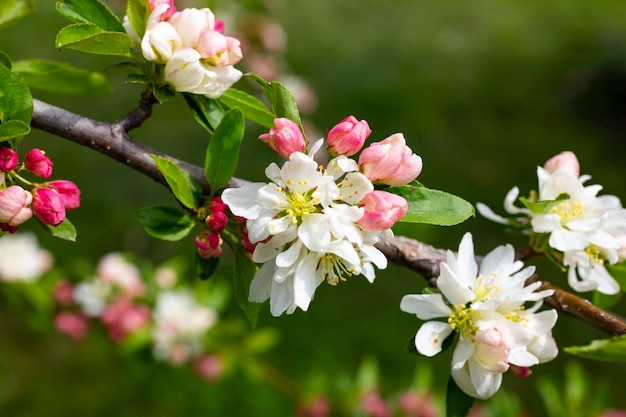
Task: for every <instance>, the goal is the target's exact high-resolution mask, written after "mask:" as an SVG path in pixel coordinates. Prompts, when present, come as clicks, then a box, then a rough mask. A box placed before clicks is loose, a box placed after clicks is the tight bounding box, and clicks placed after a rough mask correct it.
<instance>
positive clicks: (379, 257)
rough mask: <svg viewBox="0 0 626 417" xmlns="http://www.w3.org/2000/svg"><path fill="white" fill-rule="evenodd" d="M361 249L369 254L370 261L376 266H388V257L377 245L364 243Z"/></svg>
mask: <svg viewBox="0 0 626 417" xmlns="http://www.w3.org/2000/svg"><path fill="white" fill-rule="evenodd" d="M361 251H362V252H363V253H364V254H365V255H366V256H367V258H368V260H369V261H371V262H372V263H373V264H374V265H376V268H378V269H385V268H387V257H385V254H384V253H382V252H381V251H379V250H378V249H377V248H376V247H375V246H370V245H363V246H362V247H361Z"/></svg>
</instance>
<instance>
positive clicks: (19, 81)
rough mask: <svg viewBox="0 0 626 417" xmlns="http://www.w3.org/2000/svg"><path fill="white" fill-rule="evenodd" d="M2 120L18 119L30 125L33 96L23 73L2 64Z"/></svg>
mask: <svg viewBox="0 0 626 417" xmlns="http://www.w3.org/2000/svg"><path fill="white" fill-rule="evenodd" d="M0 92H1V93H2V94H0V122H1V123H3V124H4V123H7V122H8V121H9V120H18V121H20V122H22V123H24V124H25V125H30V119H31V117H32V115H33V97H32V96H31V94H30V90H29V89H28V86H27V85H26V82H25V81H24V78H22V76H21V75H19V74H16V73H14V72H11V71H10V70H9V69H8V68H6V67H5V66H4V65H0Z"/></svg>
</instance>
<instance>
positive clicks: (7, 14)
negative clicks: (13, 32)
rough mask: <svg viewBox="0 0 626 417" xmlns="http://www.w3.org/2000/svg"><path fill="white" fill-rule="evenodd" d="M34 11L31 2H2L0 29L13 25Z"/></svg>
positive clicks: (30, 0)
mask: <svg viewBox="0 0 626 417" xmlns="http://www.w3.org/2000/svg"><path fill="white" fill-rule="evenodd" d="M34 11H35V3H33V1H32V0H2V1H1V2H0V28H3V27H6V26H9V25H11V24H13V23H15V22H16V21H17V20H18V19H21V18H22V17H24V16H26V15H28V14H31V13H33V12H34Z"/></svg>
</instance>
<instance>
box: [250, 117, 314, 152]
mask: <svg viewBox="0 0 626 417" xmlns="http://www.w3.org/2000/svg"><path fill="white" fill-rule="evenodd" d="M259 139H260V140H261V141H262V142H265V143H267V144H268V145H269V147H270V148H272V149H273V150H275V151H276V152H278V154H279V155H280V156H282V157H283V158H286V159H287V158H289V155H291V154H292V153H294V152H304V151H305V150H306V141H305V140H304V135H303V134H302V131H301V130H300V127H299V126H298V125H297V124H296V123H294V122H292V121H291V120H289V119H285V118H283V117H280V118H276V119H274V127H273V128H271V129H270V132H269V133H265V134H263V135H261V136H259Z"/></svg>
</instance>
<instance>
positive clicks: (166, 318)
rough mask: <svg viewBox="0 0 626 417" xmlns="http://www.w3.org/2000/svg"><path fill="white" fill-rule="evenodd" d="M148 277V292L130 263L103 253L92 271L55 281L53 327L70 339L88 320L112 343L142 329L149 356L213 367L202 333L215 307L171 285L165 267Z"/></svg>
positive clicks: (171, 278) (137, 334)
mask: <svg viewBox="0 0 626 417" xmlns="http://www.w3.org/2000/svg"><path fill="white" fill-rule="evenodd" d="M154 280H155V283H156V285H157V288H158V290H157V291H156V293H155V292H154V291H153V290H150V293H149V288H148V286H147V285H146V283H145V281H144V280H143V279H142V277H141V274H140V271H139V269H138V268H137V266H136V265H134V264H133V263H131V262H129V261H127V260H126V259H125V258H124V257H123V256H122V255H121V254H119V253H110V254H108V255H105V256H104V257H102V258H101V260H100V261H99V263H98V265H97V268H96V272H95V275H94V276H93V277H91V278H89V279H87V280H83V281H80V282H79V283H77V284H75V285H73V284H71V283H70V282H69V281H67V280H61V281H59V282H58V283H57V285H56V286H55V289H54V298H55V300H56V303H57V305H58V306H59V311H58V313H57V315H56V318H55V324H56V327H57V329H58V330H59V331H60V332H62V333H64V334H66V335H68V336H69V337H70V338H72V339H75V340H81V339H83V338H85V337H86V336H87V332H88V329H89V327H90V325H91V323H94V322H97V323H99V324H101V325H103V326H104V328H105V329H106V331H107V333H108V335H109V338H110V339H111V340H112V341H113V342H115V343H123V342H124V341H125V340H127V339H128V338H129V337H130V336H135V337H141V335H146V337H147V338H148V339H149V340H147V341H146V343H149V344H151V345H152V353H153V356H154V357H155V359H157V360H161V361H166V362H169V363H171V364H174V365H180V364H183V363H187V362H193V364H194V366H196V367H197V366H200V367H201V368H202V370H203V372H205V373H206V372H209V371H211V372H213V371H215V369H216V364H215V363H214V362H215V358H214V357H213V356H214V355H213V354H211V353H207V352H205V350H204V337H205V335H206V333H207V332H208V331H209V329H211V328H212V327H213V326H214V325H215V324H216V323H217V320H218V314H217V311H215V310H214V309H212V308H209V307H207V306H204V305H201V304H200V303H199V302H198V301H197V299H196V297H195V295H194V294H193V292H192V291H191V290H189V289H186V288H179V287H178V288H177V287H176V281H177V275H176V272H174V270H172V269H171V268H167V267H162V268H159V269H157V270H156V271H155V274H154ZM220 367H221V365H220ZM213 374H215V372H213Z"/></svg>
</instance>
